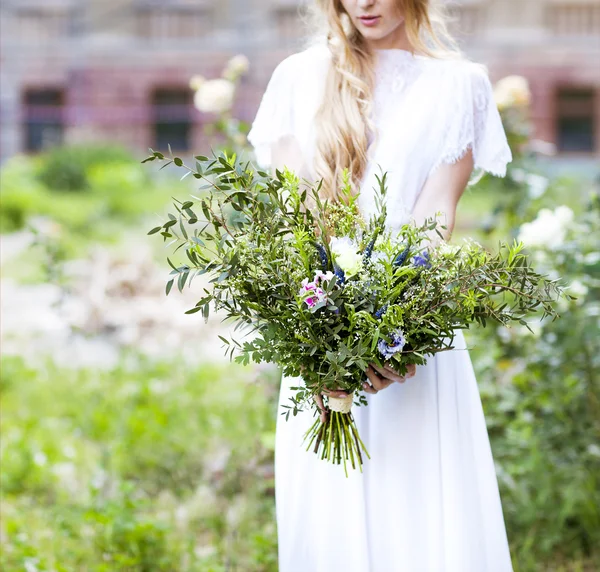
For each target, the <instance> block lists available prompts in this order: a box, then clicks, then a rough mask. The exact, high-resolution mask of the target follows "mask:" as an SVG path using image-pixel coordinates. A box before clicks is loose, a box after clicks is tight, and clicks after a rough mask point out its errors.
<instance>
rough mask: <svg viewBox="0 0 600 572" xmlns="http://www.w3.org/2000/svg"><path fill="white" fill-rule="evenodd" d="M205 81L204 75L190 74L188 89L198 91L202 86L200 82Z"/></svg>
mask: <svg viewBox="0 0 600 572" xmlns="http://www.w3.org/2000/svg"><path fill="white" fill-rule="evenodd" d="M205 81H206V79H204V77H203V76H201V75H194V76H192V77H191V78H190V89H193V90H194V91H198V90H199V89H200V88H201V87H202V84H203V83H204V82H205Z"/></svg>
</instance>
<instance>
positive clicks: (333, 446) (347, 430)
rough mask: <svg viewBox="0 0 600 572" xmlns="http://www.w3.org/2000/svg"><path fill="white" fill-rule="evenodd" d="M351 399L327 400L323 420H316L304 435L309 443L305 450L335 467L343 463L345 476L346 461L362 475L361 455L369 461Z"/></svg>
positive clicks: (332, 398) (335, 398) (346, 469)
mask: <svg viewBox="0 0 600 572" xmlns="http://www.w3.org/2000/svg"><path fill="white" fill-rule="evenodd" d="M352 399H353V396H349V397H345V398H337V397H330V398H329V401H328V411H327V417H326V419H325V421H321V419H320V418H318V419H317V420H316V421H315V422H314V423H313V425H312V427H311V428H310V429H309V430H308V431H307V432H306V435H305V436H304V440H305V441H308V445H307V447H306V450H307V451H308V450H310V448H311V447H312V448H313V452H314V453H315V454H317V455H320V457H321V459H325V460H327V461H330V462H331V463H334V464H338V465H340V464H342V463H343V464H344V472H345V473H346V476H348V466H347V463H348V462H349V463H350V465H352V468H353V469H356V468H357V467H358V469H359V470H360V471H361V472H362V465H363V453H364V454H365V455H366V456H367V457H368V458H369V459H370V458H371V457H370V455H369V452H368V451H367V448H366V447H365V444H364V443H363V442H362V439H361V438H360V435H359V433H358V427H357V426H356V423H355V421H354V418H353V417H352V413H351V408H352Z"/></svg>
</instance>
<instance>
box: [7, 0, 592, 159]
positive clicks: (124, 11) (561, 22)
mask: <svg viewBox="0 0 600 572" xmlns="http://www.w3.org/2000/svg"><path fill="white" fill-rule="evenodd" d="M303 4H304V2H303V0H3V2H2V5H1V8H0V10H1V12H0V21H1V29H0V32H1V34H0V49H1V54H0V58H1V68H0V82H1V84H0V88H1V101H0V103H1V115H0V123H1V129H2V131H1V133H2V134H1V138H0V158H2V159H4V158H6V157H9V156H11V155H13V154H15V153H17V152H22V151H24V152H36V151H38V150H40V149H42V148H44V147H45V146H48V145H54V144H57V143H61V142H83V141H90V140H98V139H106V140H110V141H114V142H120V143H123V144H125V145H127V146H130V147H132V148H133V149H137V150H139V151H140V154H143V153H145V151H146V149H147V148H148V147H153V148H156V149H164V148H165V147H166V143H167V142H171V144H172V145H173V146H174V147H176V148H179V150H182V151H185V150H199V149H200V148H201V145H202V124H203V121H204V120H205V118H204V117H203V116H202V114H201V113H199V112H198V111H197V110H195V109H194V107H193V105H192V92H191V90H190V89H189V86H188V83H189V78H190V77H191V76H192V75H194V74H202V75H205V76H207V77H211V76H216V75H218V74H219V73H220V71H221V69H222V67H223V65H224V63H225V62H226V61H227V59H228V58H229V57H230V56H231V55H234V54H236V53H244V54H246V55H247V56H248V57H249V58H250V61H251V65H252V68H251V71H250V74H249V75H248V76H247V77H246V78H245V79H244V80H243V82H244V83H243V89H242V90H240V97H239V101H238V102H237V104H236V106H237V108H236V113H237V114H238V116H240V117H242V118H244V119H247V120H250V119H252V117H253V115H254V112H255V110H256V106H257V105H258V102H259V100H260V96H261V93H262V90H263V89H264V86H265V83H266V81H267V80H268V78H269V75H270V73H271V71H272V69H273V67H274V66H275V65H276V63H277V62H278V61H280V60H281V59H282V58H283V57H285V55H287V54H288V53H290V52H292V51H295V50H297V49H298V48H299V47H300V46H301V45H302V38H303V36H304V33H305V26H304V25H303V23H302V22H303V18H302V17H301V12H302V6H303ZM450 10H451V12H452V14H453V16H454V22H453V24H452V26H453V29H454V31H455V33H456V35H457V37H458V38H459V39H460V41H461V44H462V45H463V47H464V50H465V52H466V53H467V55H468V56H469V57H471V58H472V59H475V60H478V61H481V62H483V63H486V64H488V66H489V68H490V72H491V75H492V78H493V79H499V78H500V77H502V76H505V75H509V74H520V75H524V76H526V77H527V78H528V79H529V81H530V84H531V88H532V92H533V96H534V106H533V119H534V121H535V128H536V136H537V137H538V138H541V139H543V140H546V141H549V142H552V143H555V144H556V146H557V148H558V150H559V151H560V153H562V154H563V155H565V156H577V157H584V158H598V157H600V0H462V1H457V2H453V3H452V4H451V5H450Z"/></svg>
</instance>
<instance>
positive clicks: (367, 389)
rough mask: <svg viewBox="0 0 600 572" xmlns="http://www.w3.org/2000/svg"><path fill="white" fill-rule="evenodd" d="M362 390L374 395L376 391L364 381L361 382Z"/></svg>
mask: <svg viewBox="0 0 600 572" xmlns="http://www.w3.org/2000/svg"><path fill="white" fill-rule="evenodd" d="M363 390H364V391H365V393H370V394H371V395H375V394H376V393H377V390H376V389H375V388H374V387H373V386H372V385H371V384H370V383H367V382H366V381H365V382H364V383H363Z"/></svg>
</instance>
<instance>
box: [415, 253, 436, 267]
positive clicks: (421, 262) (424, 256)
mask: <svg viewBox="0 0 600 572" xmlns="http://www.w3.org/2000/svg"><path fill="white" fill-rule="evenodd" d="M412 263H413V266H424V267H425V268H429V267H430V266H431V263H430V262H429V252H428V251H427V250H424V251H423V252H421V253H420V254H417V255H415V256H413V258H412Z"/></svg>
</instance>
